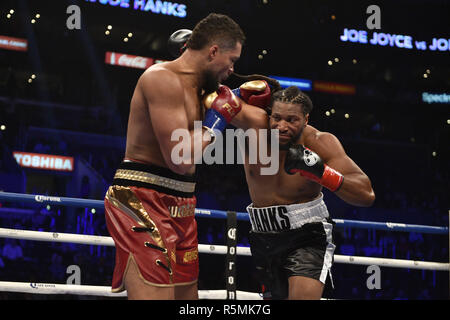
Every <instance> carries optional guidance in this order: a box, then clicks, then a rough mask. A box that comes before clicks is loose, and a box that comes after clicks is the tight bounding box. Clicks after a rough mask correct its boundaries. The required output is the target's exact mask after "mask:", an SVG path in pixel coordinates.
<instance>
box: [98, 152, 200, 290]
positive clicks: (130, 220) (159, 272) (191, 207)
mask: <svg viewBox="0 0 450 320" xmlns="http://www.w3.org/2000/svg"><path fill="white" fill-rule="evenodd" d="M194 191H195V182H194V177H188V176H182V175H178V174H175V173H173V172H172V171H170V170H168V169H165V168H160V167H156V166H149V165H146V164H142V163H137V162H130V161H124V162H123V163H122V164H121V165H120V166H119V169H118V170H117V172H116V174H115V176H114V181H113V184H112V185H111V186H110V187H109V189H108V191H107V193H106V196H105V216H106V224H107V227H108V231H109V233H110V235H111V237H112V238H113V240H114V243H115V247H116V262H115V268H114V274H113V280H112V291H113V292H120V291H123V290H125V287H124V275H125V272H126V270H127V267H128V264H129V262H130V259H133V260H134V261H135V262H136V265H137V266H138V269H139V273H140V276H141V278H142V279H143V280H144V281H145V282H146V283H148V284H151V285H155V286H175V285H187V284H192V283H195V282H196V281H197V278H198V241H197V223H196V221H195V216H194V214H195V205H196V198H195V196H194Z"/></svg>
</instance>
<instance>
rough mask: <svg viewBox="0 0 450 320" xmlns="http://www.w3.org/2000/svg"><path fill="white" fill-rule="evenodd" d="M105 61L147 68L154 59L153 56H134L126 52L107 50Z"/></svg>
mask: <svg viewBox="0 0 450 320" xmlns="http://www.w3.org/2000/svg"><path fill="white" fill-rule="evenodd" d="M105 63H107V64H110V65H113V66H121V67H127V68H137V69H144V70H145V69H147V68H148V67H150V66H151V65H152V64H153V63H154V61H153V59H152V58H148V57H140V56H133V55H131V54H126V53H117V52H110V51H108V52H106V57H105Z"/></svg>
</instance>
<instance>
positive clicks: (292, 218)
mask: <svg viewBox="0 0 450 320" xmlns="http://www.w3.org/2000/svg"><path fill="white" fill-rule="evenodd" d="M247 212H248V214H249V216H250V222H251V224H252V230H253V231H255V232H280V231H285V230H292V229H298V228H300V227H301V226H303V225H304V224H306V223H313V222H323V221H326V219H327V218H328V217H329V213H328V209H327V206H326V205H325V202H324V201H323V194H322V193H320V196H319V198H317V199H315V200H313V201H310V202H306V203H298V204H291V205H281V206H271V207H262V208H255V207H253V203H252V204H250V205H249V206H248V207H247Z"/></svg>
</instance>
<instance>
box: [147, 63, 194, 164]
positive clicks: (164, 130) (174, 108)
mask: <svg viewBox="0 0 450 320" xmlns="http://www.w3.org/2000/svg"><path fill="white" fill-rule="evenodd" d="M140 82H141V83H140V86H141V88H142V92H143V94H144V96H145V99H146V102H147V106H148V110H149V113H150V118H151V123H152V127H153V131H154V134H155V136H156V139H157V140H158V143H159V147H160V150H161V154H162V156H163V158H164V160H165V162H166V165H167V166H168V168H169V169H171V170H172V171H175V172H177V171H178V170H179V169H180V167H179V166H177V165H176V164H175V163H174V162H173V161H172V157H171V154H172V149H173V148H174V147H175V146H176V144H177V143H179V141H178V140H177V141H172V135H173V133H174V132H176V131H175V130H186V131H188V117H187V114H186V109H185V105H184V104H185V101H184V88H183V86H182V84H181V82H180V80H179V79H178V77H177V76H176V75H175V74H174V73H173V72H171V71H169V70H164V69H159V70H151V71H150V70H149V71H147V72H146V73H144V75H143V76H142V77H141V79H140ZM177 173H178V172H177Z"/></svg>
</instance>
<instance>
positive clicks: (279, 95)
mask: <svg viewBox="0 0 450 320" xmlns="http://www.w3.org/2000/svg"><path fill="white" fill-rule="evenodd" d="M276 101H280V102H284V103H292V104H300V105H302V112H303V114H304V115H305V116H306V115H307V114H309V113H310V112H311V111H312V109H313V103H312V101H311V99H310V98H309V97H308V95H307V94H306V93H304V92H303V91H301V90H300V89H299V88H298V87H295V86H290V87H287V88H286V89H284V90H279V91H275V92H274V93H273V94H272V101H271V103H270V107H269V108H268V109H269V110H267V112H268V114H272V108H273V104H274V103H275V102H276Z"/></svg>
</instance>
